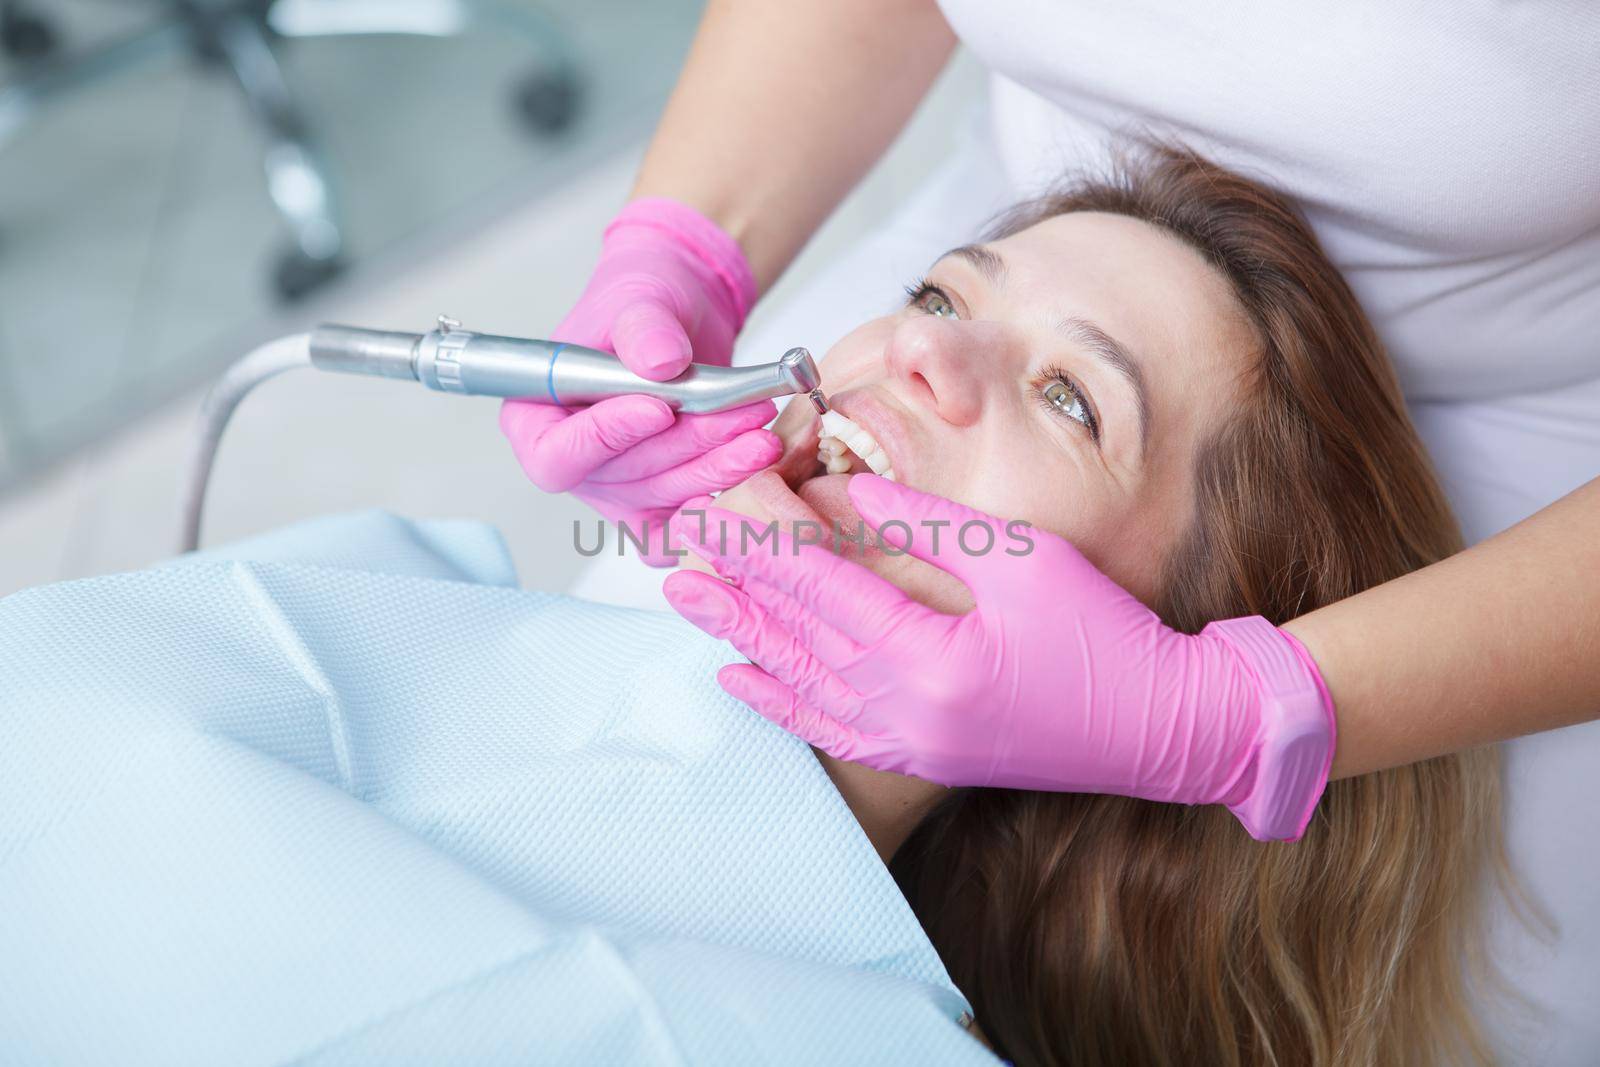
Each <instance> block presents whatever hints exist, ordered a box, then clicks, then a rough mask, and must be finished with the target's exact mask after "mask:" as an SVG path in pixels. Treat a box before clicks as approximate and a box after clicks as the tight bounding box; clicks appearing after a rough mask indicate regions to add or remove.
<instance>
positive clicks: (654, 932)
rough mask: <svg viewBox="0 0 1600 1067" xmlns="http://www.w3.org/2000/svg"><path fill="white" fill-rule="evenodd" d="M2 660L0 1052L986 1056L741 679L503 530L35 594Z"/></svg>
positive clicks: (409, 526)
mask: <svg viewBox="0 0 1600 1067" xmlns="http://www.w3.org/2000/svg"><path fill="white" fill-rule="evenodd" d="M0 657H3V658H0V1062H5V1063H13V1062H51V1063H56V1062H63V1063H119V1064H127V1063H161V1064H179V1063H229V1064H280V1063H291V1062H292V1063H364V1062H381V1063H411V1062H414V1063H445V1062H472V1063H498V1062H517V1063H645V1064H680V1063H758V1062H769V1063H791V1062H808V1063H809V1062H815V1063H855V1062H863V1063H865V1062H872V1063H900V1062H915V1063H969V1062H970V1063H994V1062H995V1060H994V1059H993V1058H992V1057H991V1056H989V1055H988V1054H987V1053H986V1052H984V1050H983V1049H982V1048H981V1046H979V1045H978V1044H977V1043H976V1042H975V1041H973V1040H972V1038H971V1037H969V1036H968V1035H966V1034H965V1033H963V1032H962V1031H961V1029H960V1028H959V1027H958V1026H957V1025H956V1023H955V1021H954V1020H955V1019H956V1017H957V1016H958V1015H959V1014H960V1013H961V1012H962V1011H964V1010H966V1004H965V1002H964V1000H963V999H962V998H961V996H960V994H959V993H957V992H956V990H955V989H954V987H953V986H952V985H951V983H950V981H949V978H948V977H947V975H946V974H945V971H944V968H943V967H942V966H941V964H940V962H939V960H938V958H937V956H936V955H935V954H934V952H933V949H932V947H931V946H930V945H929V943H928V941H927V939H926V937H925V936H924V935H923V933H922V931H921V929H920V927H919V926H918V925H917V923H916V920H915V918H914V917H913V916H912V914H911V912H910V910H909V908H908V907H907V906H906V904H905V902H904V900H903V899H902V898H901V896H900V894H899V892H898V891H897V889H896V888H895V885H894V883H893V881H892V880H891V879H890V877H889V875H888V873H887V871H886V870H885V869H884V868H883V865H882V864H881V863H880V862H879V860H878V858H877V856H876V854H875V853H874V851H873V849H872V847H871V845H870V843H869V842H868V841H867V839H866V837H865V836H864V835H863V834H862V832H861V830H860V828H859V827H858V826H857V825H856V823H855V821H854V819H853V818H852V817H851V815H850V812H849V810H848V809H847V808H846V807H845V805H844V803H843V801H842V800H841V799H840V797H839V795H838V793H837V792H836V791H835V790H834V788H833V786H832V784H831V782H830V781H829V780H828V778H827V776H826V774H824V773H823V771H822V769H821V767H820V766H819V765H818V764H817V762H816V760H815V759H814V758H813V757H812V755H811V753H810V752H809V751H808V750H807V748H806V746H805V745H804V744H802V743H801V742H799V741H797V740H796V739H794V738H792V737H789V736H788V735H786V734H784V733H783V732H781V731H779V730H778V729H776V728H775V727H772V726H771V725H770V724H768V723H766V722H765V721H763V720H762V719H760V718H759V717H758V716H756V715H755V714H754V713H753V712H751V711H750V710H749V709H748V708H746V707H744V706H743V705H742V704H739V703H738V702H736V701H734V700H732V699H731V698H729V697H727V696H726V695H725V694H724V693H723V692H722V691H721V690H720V689H719V688H718V687H717V685H716V683H715V680H714V675H715V671H716V668H717V667H718V666H719V665H721V664H722V663H725V662H731V661H733V660H735V659H736V658H737V657H736V656H735V654H734V653H732V652H731V650H729V649H728V648H727V647H726V646H725V645H723V644H722V643H720V642H717V641H713V640H711V639H709V638H707V637H706V636H705V635H703V634H701V633H700V632H699V631H698V630H695V629H694V628H693V627H690V626H689V625H687V624H686V623H684V622H682V621H681V620H679V619H678V618H676V617H675V616H671V615H665V614H660V613H655V612H641V611H631V610H624V609H619V608H612V607H606V606H601V605H596V604H592V603H587V602H584V601H577V600H572V599H569V598H565V597H560V596H553V595H548V594H542V593H533V592H523V591H521V590H518V589H517V588H516V587H515V576H514V574H513V573H512V569H511V565H510V561H509V557H508V555H507V553H506V552H505V550H504V546H503V545H502V544H501V542H500V539H499V537H498V535H497V534H496V533H495V532H494V531H493V530H491V529H489V528H487V527H485V526H483V525H481V524H477V523H467V522H415V523H413V522H408V521H405V520H401V519H397V518H395V517H393V516H389V515H386V514H383V513H365V514H360V515H355V516H345V517H335V518H329V519H322V520H316V521H313V522H309V523H301V524H299V525H297V526H294V527H290V528H288V529H286V530H283V531H278V532H277V533H274V534H270V535H267V536H266V537H264V538H260V539H257V540H255V541H253V542H247V543H245V544H242V545H239V546H235V547H233V548H231V549H227V550H220V551H213V552H209V553H202V554H200V555H197V556H193V557H187V558H185V559H181V560H179V561H176V562H175V563H173V564H170V565H168V566H165V567H161V568H158V569H155V570H149V571H140V572H135V573H129V574H119V575H113V576H109V577H105V578H95V579H88V580H84V581H77V582H66V583H61V584H57V585H52V586H44V587H40V588H36V589H31V590H26V591H24V592H21V593H17V594H15V595H13V596H11V597H8V598H6V599H5V600H3V601H0Z"/></svg>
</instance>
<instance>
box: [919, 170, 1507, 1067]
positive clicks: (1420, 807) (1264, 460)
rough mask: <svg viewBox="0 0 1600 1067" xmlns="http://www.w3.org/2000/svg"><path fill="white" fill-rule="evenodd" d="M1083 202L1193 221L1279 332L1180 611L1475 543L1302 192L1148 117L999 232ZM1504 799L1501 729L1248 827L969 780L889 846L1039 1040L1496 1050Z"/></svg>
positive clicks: (992, 1007) (1195, 814) (1239, 291)
mask: <svg viewBox="0 0 1600 1067" xmlns="http://www.w3.org/2000/svg"><path fill="white" fill-rule="evenodd" d="M1070 211H1101V212H1112V213H1116V214H1119V215H1126V216H1131V217H1133V218H1136V219H1141V220H1143V221H1145V222H1148V223H1150V224H1152V225H1155V226H1158V227H1160V228H1162V229H1163V230H1165V231H1166V232H1168V233H1169V234H1172V235H1174V236H1176V237H1177V238H1179V239H1180V240H1182V241H1184V242H1186V243H1187V244H1188V245H1189V246H1191V247H1193V248H1195V249H1197V250H1198V251H1199V252H1200V253H1201V254H1202V255H1203V256H1205V257H1206V259H1207V260H1208V261H1209V262H1210V263H1211V264H1212V266H1213V267H1215V269H1216V270H1218V271H1219V272H1221V274H1222V275H1223V276H1224V277H1225V278H1227V279H1228V281H1229V282H1230V283H1231V285H1232V289H1233V293H1234V295H1235V297H1236V299H1237V301H1238V303H1239V306H1240V307H1241V308H1242V309H1243V311H1244V313H1245V314H1246V315H1247V316H1248V319H1249V321H1251V322H1252V323H1253V324H1254V327H1255V332H1256V335H1257V339H1258V343H1259V351H1258V353H1257V358H1256V359H1255V361H1254V364H1253V366H1252V368H1251V370H1250V371H1249V372H1248V373H1247V375H1246V376H1245V378H1244V380H1243V381H1242V382H1241V383H1240V388H1239V398H1238V406H1237V408H1236V410H1235V411H1233V412H1232V413H1231V415H1230V418H1229V420H1228V421H1227V425H1226V427H1225V428H1224V429H1222V430H1221V431H1220V432H1218V433H1217V434H1216V435H1215V436H1214V437H1213V438H1212V439H1211V440H1210V441H1209V442H1208V443H1207V444H1205V445H1204V446H1203V447H1202V448H1201V450H1200V453H1199V457H1198V459H1197V463H1196V470H1195V484H1196V494H1195V504H1194V515H1193V519H1192V521H1191V522H1190V525H1189V528H1188V531H1187V533H1186V535H1185V536H1183V537H1182V538H1181V539H1180V543H1179V546H1178V548H1177V549H1176V550H1175V551H1174V552H1173V553H1172V555H1171V556H1170V558H1169V559H1168V560H1167V562H1166V564H1165V567H1164V571H1163V580H1162V581H1161V583H1160V589H1161V592H1160V594H1159V596H1158V597H1157V599H1156V602H1155V603H1154V604H1152V605H1151V607H1152V608H1154V609H1155V610H1156V611H1157V612H1158V613H1159V614H1160V615H1161V617H1162V618H1163V619H1165V620H1166V622H1167V623H1168V624H1170V625H1172V626H1175V627H1177V628H1179V629H1181V630H1184V631H1187V632H1194V631H1197V630H1199V629H1200V628H1201V627H1202V626H1204V625H1205V624H1206V623H1207V622H1210V621H1212V620H1214V619H1223V618H1231V617H1234V616H1239V615H1251V614H1255V615H1263V616H1265V617H1266V618H1267V619H1269V620H1271V621H1272V622H1274V623H1282V622H1285V621H1286V620H1288V619H1291V618H1293V617H1295V616H1296V615H1299V614H1302V613H1304V612H1307V611H1310V610H1312V609H1314V608H1317V607H1319V606H1321V605H1324V604H1328V603H1331V602H1333V601H1336V600H1339V599H1341V598H1343V597H1347V596H1350V595H1351V594H1353V593H1356V592H1358V591H1360V590H1362V589H1365V588H1367V587H1369V586H1372V585H1376V584H1379V583H1381V582H1384V581H1387V580H1389V579H1391V578H1394V577H1397V576H1399V575H1401V574H1404V573H1406V572H1407V571H1411V570H1414V569H1416V568H1418V567H1423V566H1426V565H1427V564H1429V563H1432V562H1434V561H1436V560H1439V559H1442V558H1444V557H1445V556H1448V555H1450V554H1451V553H1453V552H1455V551H1457V550H1458V549H1459V548H1460V547H1461V542H1460V535H1459V533H1458V531H1457V528H1456V525H1455V522H1454V520H1453V518H1452V517H1451V514H1450V511H1449V508H1448V507H1447V505H1446V504H1445V501H1444V498H1443V496H1442V494H1441V492H1440V490H1439V487H1438V484H1437V483H1436V481H1435V479H1434V476H1433V474H1432V471H1431V468H1430V466H1429V464H1428V461H1427V459H1426V456H1425V454H1424V452H1423V449H1422V446H1421V444H1420V442H1419V441H1418V439H1417V436H1416V433H1415V431H1414V430H1413V429H1412V426H1411V424H1410V421H1409V420H1408V418H1407V416H1406V412H1405V407H1404V404H1403V402H1402V400H1401V397H1400V390H1399V386H1398V384H1397V382H1396V379H1395V375H1394V371H1393V369H1392V368H1391V366H1390V364H1389V362H1388V360H1387V358H1386V357H1385V355H1384V352H1383V349H1382V347H1381V346H1380V344H1379V342H1378V340H1377V337H1376V335H1375V334H1374V332H1373V329H1372V327H1371V325H1370V324H1369V323H1368V321H1367V319H1366V317H1365V316H1364V315H1363V313H1362V311H1361V308H1360V306H1359V304H1358V303H1357V302H1356V299H1355V297H1354V296H1353V295H1352V294H1351V292H1350V289H1349V287H1348V286H1347V285H1346V284H1345V282H1344V280H1343V278H1341V277H1340V275H1339V273H1338V271H1337V270H1336V269H1335V268H1334V267H1333V265H1332V264H1331V263H1330V262H1329V261H1328V259H1327V257H1326V256H1325V255H1324V254H1323V252H1322V249H1321V247H1320V246H1319V245H1318V243H1317V240H1316V238H1315V236H1314V235H1313V234H1312V232H1311V230H1310V228H1309V227H1308V226H1307V225H1306V224H1305V223H1304V222H1303V221H1302V220H1301V219H1300V217H1299V216H1298V215H1297V214H1296V213H1295V211H1294V210H1293V209H1292V208H1291V207H1290V206H1289V204H1288V203H1287V202H1286V201H1285V200H1284V199H1283V198H1282V197H1280V196H1278V195H1276V194H1275V193H1273V192H1271V191H1270V190H1268V189H1266V188H1263V187H1262V186H1261V185H1259V184H1257V183H1255V182H1252V181H1250V180H1247V179H1245V178H1243V177H1241V176H1239V175H1237V174H1233V173H1231V172H1229V171H1227V170H1224V169H1223V168H1221V167H1218V166H1216V165H1215V164H1212V163H1209V162H1207V161H1205V160H1203V159H1201V158H1199V157H1198V156H1196V155H1194V154H1193V153H1192V152H1189V151H1187V150H1184V149H1181V148H1173V147H1168V146H1144V147H1142V148H1140V149H1138V150H1135V151H1125V152H1124V153H1123V154H1122V155H1121V157H1120V159H1119V161H1118V163H1117V164H1116V165H1115V167H1114V168H1113V172H1112V173H1111V174H1110V175H1109V176H1108V177H1105V178H1098V179H1093V180H1082V181H1078V182H1076V183H1074V184H1072V185H1070V186H1068V187H1065V188H1064V189H1063V190H1062V191H1060V192H1058V193H1055V194H1053V195H1051V196H1048V197H1045V198H1043V199H1042V200H1039V201H1034V202H1030V203H1027V204H1024V205H1022V206H1020V207H1018V208H1016V209H1013V211H1012V212H1010V213H1009V214H1007V215H1006V216H1004V217H1002V219H1001V220H1000V222H999V223H998V224H997V226H996V227H995V228H994V229H993V231H992V232H991V234H990V237H991V238H995V237H1002V236H1005V235H1007V234H1009V233H1014V232H1016V231H1017V230H1020V229H1022V228H1025V227H1026V226H1028V225H1031V224H1033V223H1034V222H1037V221H1039V220H1041V219H1044V218H1048V217H1050V216H1053V215H1058V214H1062V213H1065V212H1070ZM1500 819H1501V811H1500V786H1499V764H1498V753H1497V750H1495V749H1490V748H1485V749H1480V750H1476V751H1470V752H1464V753H1460V754H1457V755H1451V756H1445V757H1441V758H1438V759H1431V760H1427V761H1425V762H1423V763H1418V764H1415V765H1412V766H1408V767H1398V768H1395V769H1392V770H1386V771H1382V772H1379V773H1376V774H1369V775H1364V776H1361V777H1358V778H1351V779H1345V780H1341V781H1336V782H1333V783H1331V784H1330V785H1329V786H1328V789H1327V792H1326V794H1325V796H1324V798H1323V800H1322V803H1321V805H1320V806H1319V808H1318V811H1317V813H1316V815H1315V817H1314V818H1313V819H1312V822H1311V825H1310V827H1309V828H1308V829H1307V831H1306V833H1305V836H1304V837H1303V838H1302V839H1301V840H1300V841H1298V842H1296V843H1293V844H1284V843H1262V842H1258V841H1254V840H1252V839H1251V838H1250V837H1249V836H1248V834H1246V833H1245V831H1244V830H1243V829H1242V828H1241V827H1240V826H1239V824H1238V823H1237V822H1236V821H1235V820H1234V818H1233V816H1232V815H1230V814H1229V813H1228V812H1227V811H1226V810H1225V809H1223V808H1220V807H1182V806H1178V805H1172V804H1157V803H1152V802H1148V801H1142V800H1135V799H1129V798H1125V797H1112V796H1087V795H1075V794H1061V793H1038V792H1024V791H1010V790H997V789H965V790H955V791H952V792H951V793H950V794H949V795H948V796H947V797H946V798H945V799H944V800H943V801H941V803H940V804H939V806H938V807H937V808H935V809H934V811H933V812H932V813H931V814H930V815H929V816H928V817H927V818H926V819H925V820H923V822H922V823H921V824H920V825H919V826H918V828H917V830H916V831H915V832H914V833H913V834H912V836H911V838H910V839H909V840H908V841H907V843H906V844H905V845H904V846H903V847H902V848H901V849H900V851H899V852H898V853H897V855H896V856H895V858H894V861H893V864H892V870H893V871H894V874H895V877H896V878H897V880H898V881H899V883H900V885H901V888H902V890H903V891H904V892H905V894H906V897H907V899H908V900H909V901H910V902H911V904H912V907H913V908H914V909H915V910H916V913H917V915H918V917H919V918H920V919H921V921H922V923H923V926H924V928H925V929H926V930H927V932H928V935H929V937H930V938H931V939H932V941H933V943H934V945H935V946H936V947H937V948H938V950H939V953H940V955H941V956H942V957H943V958H944V961H945V964H946V966H947V967H948V968H949V970H950V973H951V976H952V978H953V979H954V980H955V982H956V984H957V985H958V986H959V987H960V988H961V989H962V990H963V991H964V992H965V993H966V994H967V995H968V997H969V998H970V999H971V1000H972V1003H973V1006H974V1010H975V1012H976V1016H977V1022H978V1024H979V1026H980V1027H981V1028H982V1030H983V1032H984V1034H985V1035H986V1037H987V1038H988V1039H989V1040H990V1042H991V1043H992V1044H993V1045H994V1047H995V1049H996V1051H997V1052H999V1053H1000V1054H1001V1055H1003V1056H1006V1057H1007V1058H1010V1059H1012V1060H1014V1061H1016V1062H1017V1063H1019V1064H1074V1065H1084V1064H1108V1065H1113V1064H1115V1065H1123V1064H1207V1065H1212V1064H1216V1065H1232V1064H1281V1065H1296V1067H1298V1065H1324V1064H1326V1065H1332V1064H1339V1065H1348V1064H1378V1063H1406V1064H1430V1063H1434V1062H1437V1061H1439V1060H1440V1059H1441V1058H1443V1057H1445V1056H1446V1055H1449V1056H1454V1057H1461V1056H1465V1057H1469V1058H1473V1059H1477V1060H1479V1061H1483V1060H1487V1059H1489V1058H1490V1055H1489V1052H1488V1050H1487V1048H1486V1047H1485V1044H1484V1042H1483V1040H1482V1037H1481V1034H1480V1032H1479V1030H1478V1028H1477V1027H1476V1026H1475V1025H1474V1018H1473V1006H1472V1003H1471V1001H1470V999H1469V996H1470V987H1471V984H1472V983H1471V976H1472V975H1473V974H1477V973H1481V972H1482V968H1483V962H1482V959H1481V957H1480V956H1478V955H1477V953H1476V952H1475V951H1474V947H1475V946H1479V945H1481V944H1482V938H1483V928H1482V917H1483V904H1484V898H1485V896H1486V895H1487V893H1488V892H1489V891H1490V890H1491V889H1492V888H1493V884H1494V883H1493V875H1494V874H1495V873H1496V872H1503V871H1504V861H1503V853H1502V851H1501V838H1500V833H1501V825H1500Z"/></svg>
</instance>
